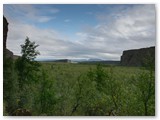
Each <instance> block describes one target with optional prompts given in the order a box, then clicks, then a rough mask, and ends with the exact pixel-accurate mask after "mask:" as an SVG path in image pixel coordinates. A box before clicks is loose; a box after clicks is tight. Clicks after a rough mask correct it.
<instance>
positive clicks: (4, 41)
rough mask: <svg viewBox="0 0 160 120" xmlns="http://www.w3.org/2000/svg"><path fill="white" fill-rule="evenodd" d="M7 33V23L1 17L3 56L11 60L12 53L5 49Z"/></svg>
mask: <svg viewBox="0 0 160 120" xmlns="http://www.w3.org/2000/svg"><path fill="white" fill-rule="evenodd" d="M7 33H8V22H7V19H6V18H5V17H4V16H3V55H6V57H8V58H9V57H10V58H13V52H11V51H10V50H8V49H7V47H6V43H7Z"/></svg>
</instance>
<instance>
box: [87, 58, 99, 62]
mask: <svg viewBox="0 0 160 120" xmlns="http://www.w3.org/2000/svg"><path fill="white" fill-rule="evenodd" d="M88 61H102V59H99V58H90V59H88Z"/></svg>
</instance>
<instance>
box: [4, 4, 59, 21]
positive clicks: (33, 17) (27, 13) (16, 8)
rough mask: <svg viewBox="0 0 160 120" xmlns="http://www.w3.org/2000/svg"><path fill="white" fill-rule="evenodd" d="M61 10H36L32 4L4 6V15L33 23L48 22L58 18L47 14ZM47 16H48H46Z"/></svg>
mask: <svg viewBox="0 0 160 120" xmlns="http://www.w3.org/2000/svg"><path fill="white" fill-rule="evenodd" d="M59 11H60V10H59V9H56V8H43V7H41V8H36V7H34V6H33V5H31V4H9V5H4V14H5V16H7V17H11V18H14V20H15V19H16V20H18V21H19V19H20V20H21V21H24V22H25V21H32V22H48V21H50V20H53V19H55V18H56V16H55V15H54V16H52V17H51V16H49V15H47V14H46V13H52V14H55V13H58V12H59ZM44 14H46V15H44ZM15 16H16V17H15Z"/></svg>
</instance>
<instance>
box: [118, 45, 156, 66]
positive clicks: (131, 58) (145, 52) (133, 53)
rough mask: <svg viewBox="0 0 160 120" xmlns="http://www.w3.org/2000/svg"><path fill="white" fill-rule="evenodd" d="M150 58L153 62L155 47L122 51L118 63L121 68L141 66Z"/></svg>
mask: <svg viewBox="0 0 160 120" xmlns="http://www.w3.org/2000/svg"><path fill="white" fill-rule="evenodd" d="M150 58H152V60H153V62H155V61H154V60H155V47H149V48H141V49H133V50H126V51H123V55H122V56H121V62H120V63H121V65H123V66H142V65H143V64H144V63H145V60H146V59H150Z"/></svg>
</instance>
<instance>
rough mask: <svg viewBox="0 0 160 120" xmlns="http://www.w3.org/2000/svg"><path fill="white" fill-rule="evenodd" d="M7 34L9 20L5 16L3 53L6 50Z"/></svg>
mask: <svg viewBox="0 0 160 120" xmlns="http://www.w3.org/2000/svg"><path fill="white" fill-rule="evenodd" d="M7 33H8V22H7V19H6V18H5V17H4V16H3V51H4V50H6V41H7Z"/></svg>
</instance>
